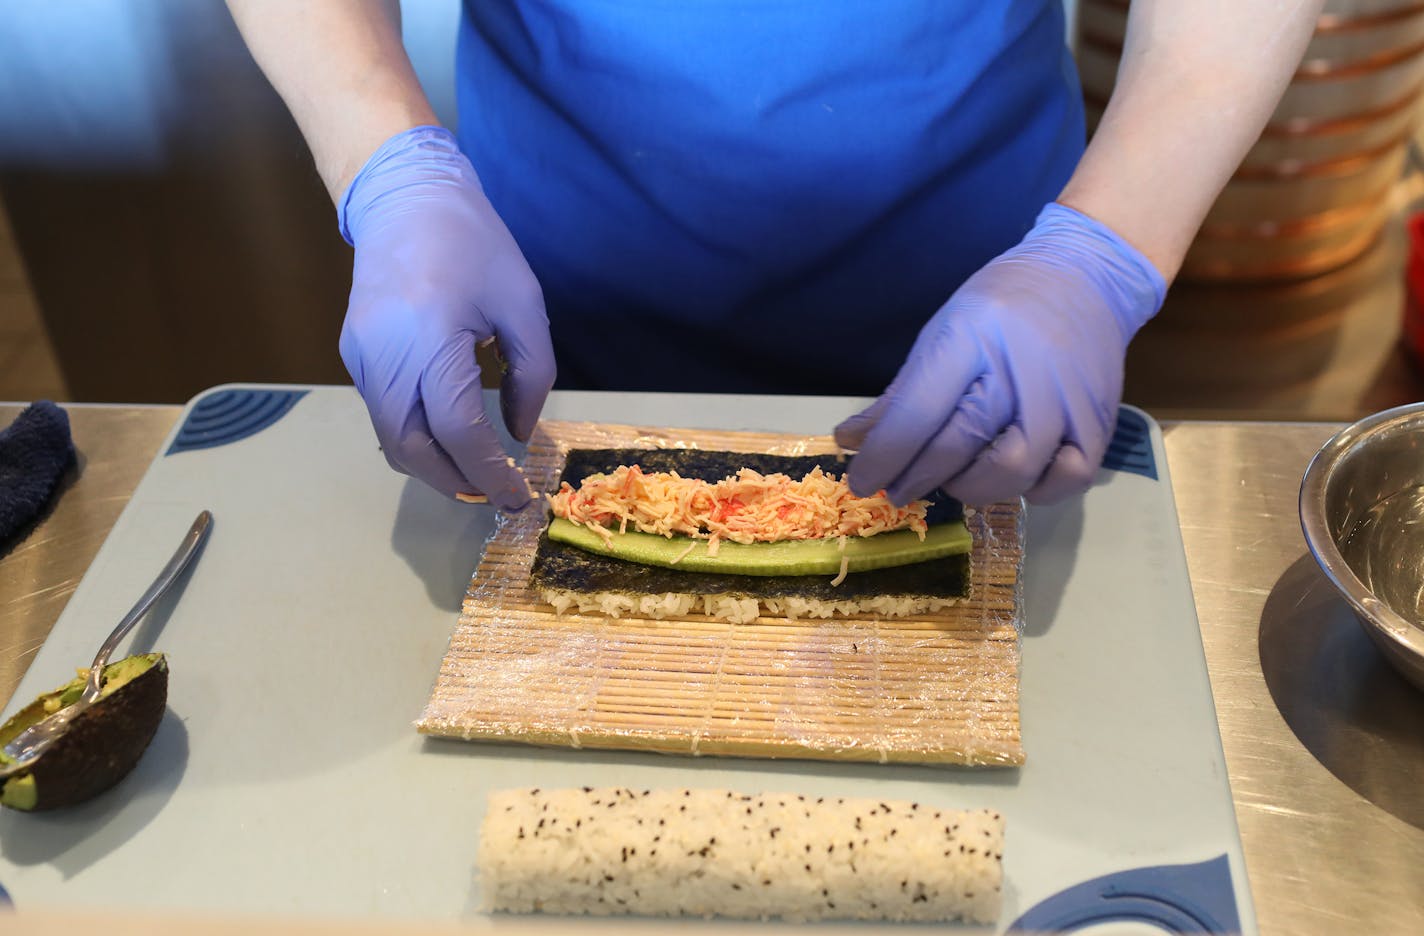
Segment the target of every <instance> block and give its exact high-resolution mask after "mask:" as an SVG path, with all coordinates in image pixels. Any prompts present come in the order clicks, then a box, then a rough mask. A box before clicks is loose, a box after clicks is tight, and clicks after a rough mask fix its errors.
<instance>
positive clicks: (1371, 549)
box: [1300, 403, 1424, 689]
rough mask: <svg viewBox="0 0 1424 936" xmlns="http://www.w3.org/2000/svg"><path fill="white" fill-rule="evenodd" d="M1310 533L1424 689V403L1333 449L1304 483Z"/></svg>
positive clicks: (1385, 643) (1389, 655)
mask: <svg viewBox="0 0 1424 936" xmlns="http://www.w3.org/2000/svg"><path fill="white" fill-rule="evenodd" d="M1300 525H1301V529H1302V530H1303V531H1304V532H1305V542H1306V544H1307V545H1308V546H1309V547H1310V552H1311V554H1312V555H1313V556H1315V561H1316V562H1318V563H1319V564H1320V568H1321V569H1322V570H1324V572H1325V575H1326V577H1327V578H1329V579H1330V581H1331V583H1332V584H1333V585H1334V586H1335V588H1336V589H1337V590H1338V591H1339V592H1340V594H1341V595H1342V596H1343V597H1344V599H1345V600H1346V601H1347V602H1348V603H1349V605H1350V607H1351V608H1352V609H1353V610H1354V612H1355V616H1356V617H1357V618H1358V619H1359V621H1360V624H1361V626H1363V627H1364V629H1365V633H1366V634H1368V635H1369V637H1370V639H1371V640H1373V641H1374V642H1375V645H1376V646H1377V647H1379V648H1380V650H1381V651H1382V652H1383V653H1384V655H1385V657H1386V659H1388V660H1389V662H1390V663H1391V664H1392V665H1393V666H1394V667H1395V668H1396V669H1398V670H1399V672H1400V673H1402V674H1403V675H1404V676H1405V678H1407V679H1408V680H1409V681H1410V682H1412V683H1414V685H1416V686H1418V687H1419V688H1420V689H1424V626H1421V623H1420V622H1421V621H1424V403H1414V404H1410V405H1409V406H1401V407H1397V408H1395V409H1391V410H1385V411H1384V412H1382V413H1376V414H1375V415H1373V416H1367V417H1366V418H1364V419H1362V420H1360V421H1359V422H1357V423H1355V424H1354V425H1352V426H1350V427H1348V428H1346V429H1344V430H1342V431H1341V432H1340V433H1338V434H1337V435H1336V436H1335V437H1334V438H1332V439H1331V440H1330V441H1329V442H1326V443H1325V445H1324V446H1323V447H1322V448H1321V449H1320V451H1319V452H1318V453H1316V455H1315V458H1314V459H1312V460H1311V462H1310V467H1309V468H1307V469H1306V472H1305V478H1304V480H1303V481H1302V482H1301V486H1300Z"/></svg>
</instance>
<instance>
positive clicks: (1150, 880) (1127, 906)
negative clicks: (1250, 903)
mask: <svg viewBox="0 0 1424 936" xmlns="http://www.w3.org/2000/svg"><path fill="white" fill-rule="evenodd" d="M1129 920H1130V921H1135V922H1138V923H1152V924H1155V925H1156V926H1158V927H1161V928H1162V929H1163V930H1164V931H1165V932H1168V933H1211V934H1218V933H1220V934H1226V933H1240V932H1241V917H1240V915H1239V914H1238V913H1237V912H1236V891H1235V889H1234V888H1233V887H1232V886H1231V866H1230V864H1229V863H1228V862H1227V860H1226V856H1225V855H1220V856H1218V857H1216V858H1212V859H1211V860H1209V861H1203V862H1200V863H1199V864H1184V865H1158V866H1156V867H1151V868H1133V869H1131V870H1128V871H1117V872H1114V873H1113V874H1107V875H1104V876H1103V877H1100V878H1094V879H1093V880H1091V881H1084V882H1083V883H1082V884H1077V885H1074V886H1073V887H1070V888H1068V889H1067V890H1063V891H1059V892H1058V893H1057V894H1054V895H1053V896H1052V897H1049V898H1048V899H1047V900H1043V901H1040V902H1039V903H1038V904H1037V905H1036V906H1035V907H1033V908H1032V909H1031V910H1029V911H1028V912H1027V913H1025V914H1024V915H1023V916H1021V917H1019V918H1018V919H1017V920H1015V921H1014V922H1013V925H1012V926H1010V927H1009V928H1008V930H1007V932H1008V933H1058V932H1071V931H1073V930H1078V929H1083V928H1084V927H1088V926H1096V925H1098V924H1099V923H1112V922H1120V921H1129Z"/></svg>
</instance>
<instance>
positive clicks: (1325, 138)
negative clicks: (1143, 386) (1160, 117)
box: [1077, 0, 1424, 405]
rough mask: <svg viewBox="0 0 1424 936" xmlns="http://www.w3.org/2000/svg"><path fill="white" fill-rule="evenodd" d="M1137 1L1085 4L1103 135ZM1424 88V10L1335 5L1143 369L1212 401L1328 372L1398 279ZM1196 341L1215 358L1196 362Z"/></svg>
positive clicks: (1209, 222)
mask: <svg viewBox="0 0 1424 936" xmlns="http://www.w3.org/2000/svg"><path fill="white" fill-rule="evenodd" d="M1129 6H1130V3H1129V0H1079V5H1078V35H1077V57H1078V67H1079V73H1080V75H1081V78H1082V82H1083V95H1084V100H1085V104H1086V108H1087V116H1088V126H1089V129H1090V131H1091V128H1092V127H1093V126H1095V125H1096V122H1097V120H1098V119H1099V118H1100V117H1101V115H1102V111H1103V108H1104V107H1105V106H1106V104H1107V100H1108V98H1109V96H1110V95H1111V93H1112V88H1113V83H1114V80H1115V77H1116V72H1117V66H1118V60H1119V57H1120V55H1121V52H1122V45H1123V37H1124V36H1125V34H1126V26H1127V16H1128V11H1129ZM1421 91H1424V2H1419V0H1327V2H1326V4H1325V8H1324V10H1323V11H1322V13H1321V16H1320V19H1319V21H1318V23H1317V25H1316V30H1315V35H1314V37H1313V38H1312V40H1311V43H1310V45H1309V47H1308V49H1307V51H1306V53H1305V56H1304V57H1303V59H1302V61H1301V63H1300V65H1299V67H1298V68H1297V69H1296V72H1295V75H1294V77H1293V78H1292V80H1291V82H1290V85H1289V86H1288V87H1287V90H1286V92H1285V95H1284V96H1283V98H1282V99H1281V102H1280V104H1279V105H1278V106H1277V108H1276V110H1275V113H1274V114H1273V115H1272V117H1271V119H1270V121H1269V123H1268V124H1267V126H1266V128H1265V130H1264V131H1263V132H1262V134H1261V136H1260V138H1259V139H1258V140H1257V142H1256V144H1255V145H1254V146H1253V147H1252V148H1251V150H1250V151H1249V152H1248V153H1247V155H1246V157H1245V159H1244V160H1243V161H1242V163H1241V166H1240V167H1239V168H1238V170H1237V172H1236V173H1235V175H1234V176H1233V177H1232V179H1231V180H1230V182H1229V183H1228V184H1227V186H1226V188H1225V190H1224V191H1223V192H1222V194H1221V196H1220V197H1219V198H1218V199H1217V201H1216V203H1215V204H1214V205H1213V206H1212V209H1211V211H1210V212H1209V213H1208V215H1207V218H1206V221H1205V222H1204V224H1203V225H1202V228H1201V231H1200V232H1199V233H1198V235H1197V238H1196V239H1195V241H1194V242H1193V244H1192V246H1191V249H1190V250H1189V251H1188V254H1187V257H1186V259H1185V261H1184V263H1183V266H1182V271H1181V274H1180V276H1179V279H1178V285H1177V286H1176V287H1174V289H1173V291H1172V294H1171V295H1170V296H1169V299H1168V303H1167V306H1166V307H1165V308H1164V309H1163V312H1162V314H1161V315H1159V316H1158V319H1157V320H1156V321H1155V322H1154V323H1152V325H1150V326H1149V329H1148V330H1147V331H1146V332H1144V335H1143V337H1144V338H1145V339H1147V340H1146V341H1143V342H1140V344H1141V345H1143V346H1145V347H1143V348H1142V349H1141V352H1142V353H1140V354H1138V357H1139V358H1147V360H1144V361H1140V362H1139V363H1140V365H1141V366H1140V367H1139V371H1140V372H1147V371H1151V372H1153V373H1154V374H1156V375H1157V376H1156V378H1155V379H1158V380H1160V379H1161V376H1162V374H1163V373H1164V372H1163V371H1162V370H1161V368H1163V367H1165V368H1167V371H1166V373H1168V374H1170V373H1171V371H1172V370H1173V369H1174V368H1176V369H1181V370H1182V372H1183V373H1182V376H1183V378H1185V379H1192V380H1194V381H1197V382H1201V381H1202V380H1203V378H1204V376H1210V377H1211V381H1210V383H1212V384H1213V385H1211V386H1206V387H1205V391H1206V393H1207V397H1208V399H1204V401H1203V402H1204V403H1206V404H1207V405H1211V404H1212V403H1213V402H1215V403H1218V404H1220V405H1231V403H1232V401H1233V397H1234V396H1236V395H1238V394H1240V393H1242V392H1245V393H1246V394H1247V395H1248V396H1250V393H1251V391H1252V390H1253V388H1254V389H1262V388H1269V390H1270V392H1271V393H1275V394H1284V396H1283V397H1282V398H1281V399H1280V400H1277V401H1276V402H1283V403H1289V400H1288V399H1286V397H1289V395H1290V392H1291V391H1290V385H1291V384H1293V383H1294V384H1303V383H1305V382H1309V381H1310V380H1311V379H1312V378H1313V377H1315V376H1316V375H1317V373H1318V372H1319V370H1320V368H1321V367H1322V366H1324V364H1325V363H1326V362H1327V361H1328V359H1329V357H1330V356H1331V354H1332V351H1333V349H1334V347H1335V345H1336V344H1337V338H1338V334H1337V333H1338V332H1339V330H1340V328H1341V327H1342V326H1343V325H1344V324H1345V323H1346V321H1347V313H1348V311H1349V309H1350V308H1351V307H1352V305H1355V304H1358V303H1360V302H1361V301H1362V300H1365V299H1366V298H1368V297H1369V296H1370V295H1371V294H1372V293H1373V294H1377V293H1378V291H1379V290H1380V289H1382V288H1383V289H1387V288H1391V287H1392V286H1393V282H1392V281H1393V280H1395V279H1398V251H1399V244H1398V243H1397V241H1398V232H1397V231H1396V230H1394V228H1393V226H1392V225H1391V224H1390V222H1391V219H1392V218H1393V217H1394V216H1395V213H1396V212H1397V210H1398V207H1397V205H1396V204H1395V202H1394V200H1393V198H1392V196H1393V194H1394V192H1395V187H1396V183H1397V182H1398V180H1399V179H1400V177H1401V174H1402V172H1403V169H1404V166H1405V162H1406V158H1407V154H1408V151H1409V145H1410V141H1411V138H1412V136H1413V134H1414V132H1415V130H1416V129H1417V126H1418V116H1419V106H1418V102H1419V99H1420V93H1421ZM1391 241H1394V242H1391ZM1154 333H1155V334H1154ZM1154 338H1156V339H1157V341H1155V342H1154V340H1153V339H1154ZM1154 343H1155V344H1156V345H1157V346H1158V347H1156V348H1155V349H1154V347H1153V345H1154ZM1193 345H1195V346H1197V347H1198V348H1200V351H1201V354H1202V357H1195V358H1194V356H1192V355H1189V354H1186V355H1184V354H1183V352H1184V351H1186V350H1188V349H1189V348H1190V347H1191V346H1193ZM1154 350H1155V351H1156V352H1157V353H1155V354H1154V353H1153V352H1154ZM1265 359H1268V361H1267V366H1264V367H1263V366H1262V364H1263V360H1265ZM1131 363H1132V362H1130V367H1129V370H1130V372H1131V370H1132V369H1133V368H1132V367H1131ZM1203 365H1206V366H1205V369H1204V367H1203ZM1131 389H1132V380H1131V373H1130V374H1129V391H1131ZM1213 394H1214V396H1213ZM1251 398H1252V399H1256V397H1251ZM1143 402H1147V403H1150V400H1143ZM1263 402H1265V403H1266V404H1267V405H1269V404H1270V402H1272V401H1270V400H1266V401H1263Z"/></svg>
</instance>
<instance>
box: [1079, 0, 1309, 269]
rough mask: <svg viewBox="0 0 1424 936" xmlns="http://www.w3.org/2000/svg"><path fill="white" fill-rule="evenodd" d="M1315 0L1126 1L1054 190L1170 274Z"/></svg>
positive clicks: (1276, 92) (1251, 132)
mask: <svg viewBox="0 0 1424 936" xmlns="http://www.w3.org/2000/svg"><path fill="white" fill-rule="evenodd" d="M1321 5H1322V0H1197V2H1182V0H1134V2H1133V4H1132V12H1131V16H1130V19H1129V22H1128V31H1127V41H1126V42H1125V44H1124V48H1123V56H1122V65H1121V67H1120V69H1119V71H1118V79H1117V86H1116V88H1115V89H1114V91H1113V96H1112V100H1111V101H1110V102H1109V103H1108V107H1107V110H1106V112H1105V113H1104V114H1103V119H1102V121H1101V123H1100V124H1099V125H1098V129H1097V131H1096V132H1095V133H1094V135H1093V140H1092V142H1091V143H1090V144H1089V146H1088V150H1087V152H1086V153H1084V155H1083V159H1082V161H1081V162H1080V163H1079V164H1078V168H1077V170H1076V171H1075V172H1074V174H1073V177H1072V178H1071V179H1070V180H1069V182H1068V185H1067V186H1066V187H1065V188H1064V190H1063V192H1062V194H1061V195H1060V196H1059V199H1058V200H1059V201H1061V202H1063V203H1064V204H1066V205H1068V206H1070V207H1072V208H1076V209H1078V210H1079V211H1081V212H1083V213H1084V214H1087V215H1089V216H1091V217H1094V218H1096V219H1097V220H1099V221H1101V222H1103V223H1104V224H1107V225H1108V226H1109V227H1111V228H1113V229H1114V230H1116V231H1117V232H1118V233H1119V234H1120V235H1122V236H1123V237H1124V238H1125V239H1126V240H1127V241H1128V242H1129V243H1131V244H1133V245H1134V246H1135V247H1137V249H1139V250H1141V251H1142V252H1143V253H1144V254H1145V255H1146V256H1147V258H1148V259H1149V260H1151V261H1152V263H1153V264H1154V265H1155V266H1156V267H1157V268H1158V269H1159V270H1160V271H1161V272H1162V274H1163V275H1164V276H1165V277H1166V278H1167V279H1168V280H1171V279H1172V277H1174V276H1175V275H1176V273H1177V270H1178V269H1179V268H1180V267H1181V263H1182V258H1183V257H1184V256H1185V254H1186V251H1187V247H1188V246H1189V245H1190V243H1191V241H1192V238H1193V237H1194V236H1195V234H1196V231H1197V228H1198V227H1200V226H1201V222H1202V219H1203V218H1204V217H1205V216H1206V213H1207V211H1208V209H1210V207H1211V205H1212V202H1213V201H1215V199H1216V197H1217V195H1218V194H1219V193H1220V191H1221V189H1222V187H1223V186H1224V185H1225V184H1226V182H1227V180H1228V179H1230V178H1231V174H1232V172H1234V171H1235V169H1236V166H1237V164H1238V163H1240V161H1241V158H1242V157H1243V156H1244V155H1245V154H1246V151H1247V150H1248V149H1250V147H1251V144H1252V143H1254V142H1255V140H1256V138H1257V136H1259V134H1260V131H1261V128H1262V127H1263V126H1264V125H1265V123H1266V120H1267V119H1268V118H1269V117H1270V115H1271V112H1272V111H1273V110H1274V109H1275V106H1276V103H1277V101H1278V100H1279V99H1280V96H1281V94H1282V93H1283V92H1284V90H1285V87H1286V85H1287V84H1288V83H1289V81H1290V78H1291V75H1292V73H1293V72H1294V70H1295V68H1296V65H1297V64H1298V63H1299V61H1300V57H1301V54H1302V53H1303V52H1304V50H1305V46H1306V44H1307V43H1308V42H1309V40H1310V35H1311V32H1312V30H1313V28H1314V25H1315V21H1316V17H1317V16H1318V14H1319V11H1320V7H1321Z"/></svg>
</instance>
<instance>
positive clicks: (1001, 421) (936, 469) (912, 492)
mask: <svg viewBox="0 0 1424 936" xmlns="http://www.w3.org/2000/svg"><path fill="white" fill-rule="evenodd" d="M1012 417H1013V403H1012V398H1011V396H1010V395H1009V394H1007V393H988V392H986V390H985V382H984V381H983V380H976V381H975V382H974V384H973V385H972V386H971V387H970V388H969V391H968V392H967V393H965V394H964V398H963V399H962V400H960V403H959V408H958V409H956V410H955V411H954V413H953V415H951V416H950V417H949V422H947V423H945V424H944V427H943V428H942V429H940V431H939V432H938V433H936V434H935V436H934V438H933V439H931V440H930V442H929V444H928V445H926V446H925V447H924V449H923V450H922V451H921V452H920V454H919V455H918V456H916V458H915V460H914V461H913V462H911V463H910V467H909V468H907V469H905V473H904V474H902V475H900V477H898V478H896V479H895V481H894V483H892V484H891V485H890V486H889V487H888V488H886V489H885V493H886V495H887V496H889V498H890V502H891V503H893V504H896V505H899V506H904V505H905V504H908V503H909V502H910V501H912V500H915V499H917V498H921V497H924V496H925V495H927V494H929V493H930V492H931V491H933V490H935V489H936V488H939V487H942V486H943V485H944V484H945V483H947V482H948V481H949V480H950V479H951V478H953V477H954V476H955V475H957V474H959V473H960V472H961V471H963V470H964V469H965V468H966V467H967V466H968V465H969V464H970V463H971V462H973V461H974V459H975V458H977V457H978V456H979V454H980V453H981V452H982V451H984V449H986V448H987V447H988V446H989V445H990V444H991V443H992V442H993V441H994V439H996V438H997V437H998V436H999V433H1000V432H1002V431H1003V430H1004V427H1005V426H1007V425H1008V424H1009V420H1010V419H1011V418H1012Z"/></svg>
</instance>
